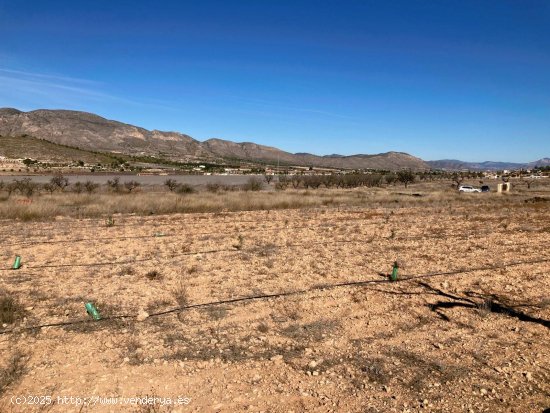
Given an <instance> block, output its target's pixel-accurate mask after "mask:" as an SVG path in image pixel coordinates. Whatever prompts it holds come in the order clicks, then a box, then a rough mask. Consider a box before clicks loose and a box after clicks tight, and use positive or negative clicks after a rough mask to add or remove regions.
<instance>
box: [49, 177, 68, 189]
mask: <svg viewBox="0 0 550 413" xmlns="http://www.w3.org/2000/svg"><path fill="white" fill-rule="evenodd" d="M50 183H51V184H52V185H53V186H55V187H56V188H58V189H59V190H61V191H64V190H65V188H66V187H67V186H69V180H68V179H67V178H66V177H64V176H63V174H62V173H57V174H55V175H54V176H53V177H52V179H50Z"/></svg>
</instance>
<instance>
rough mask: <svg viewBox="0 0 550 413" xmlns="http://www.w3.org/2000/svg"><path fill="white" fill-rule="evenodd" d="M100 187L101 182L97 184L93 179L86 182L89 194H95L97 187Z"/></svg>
mask: <svg viewBox="0 0 550 413" xmlns="http://www.w3.org/2000/svg"><path fill="white" fill-rule="evenodd" d="M97 188H99V184H96V183H94V182H92V181H86V182H85V183H84V189H85V190H86V192H88V193H89V194H93V193H94V192H95V191H96V189H97Z"/></svg>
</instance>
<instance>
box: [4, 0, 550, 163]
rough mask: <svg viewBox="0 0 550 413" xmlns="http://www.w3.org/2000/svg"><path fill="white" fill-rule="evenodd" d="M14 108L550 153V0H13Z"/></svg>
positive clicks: (468, 153)
mask: <svg viewBox="0 0 550 413" xmlns="http://www.w3.org/2000/svg"><path fill="white" fill-rule="evenodd" d="M0 39H2V40H1V42H0V107H16V108H18V109H21V110H33V109H38V108H59V109H74V110H85V111H89V112H94V113H97V114H99V115H102V116H105V117H107V118H110V119H116V120H120V121H123V122H127V123H132V124H136V125H139V126H143V127H146V128H148V129H160V130H176V131H179V132H183V133H187V134H189V135H191V136H193V137H194V138H196V139H199V140H205V139H208V138H214V137H215V138H222V139H230V140H234V141H254V142H257V143H261V144H266V145H272V146H277V147H280V148H281V149H284V150H288V151H291V152H312V153H317V154H331V153H340V154H353V153H379V152H385V151H390V150H394V151H403V152H408V153H411V154H413V155H416V156H420V157H422V158H423V159H426V160H431V159H443V158H455V159H462V160H469V161H483V160H503V161H516V162H524V161H532V160H535V159H539V158H541V157H544V156H550V2H548V1H546V0H540V1H529V0H522V1H508V0H498V1H497V0H495V1H483V0H476V1H468V0H460V1H459V0H455V1H448V0H440V1H414V0H408V1H399V0H394V1H391V2H390V1H369V0H361V1H288V2H287V1H282V0H280V1H263V0H250V1H200V2H199V1H193V2H191V1H189V2H184V1H173V2H170V1H155V2H153V1H140V0H133V1H112V0H111V1H103V0H94V1H76V2H75V1H56V0H51V1H32V0H28V1H11V2H8V1H4V2H0Z"/></svg>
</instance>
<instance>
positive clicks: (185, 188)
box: [176, 184, 196, 194]
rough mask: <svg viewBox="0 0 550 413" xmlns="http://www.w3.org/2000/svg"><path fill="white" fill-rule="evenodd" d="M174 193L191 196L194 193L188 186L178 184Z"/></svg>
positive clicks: (193, 189)
mask: <svg viewBox="0 0 550 413" xmlns="http://www.w3.org/2000/svg"><path fill="white" fill-rule="evenodd" d="M176 192H177V193H178V194H192V193H194V192H196V191H195V188H193V187H192V186H191V185H189V184H179V185H178V186H177V187H176Z"/></svg>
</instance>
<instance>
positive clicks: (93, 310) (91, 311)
mask: <svg viewBox="0 0 550 413" xmlns="http://www.w3.org/2000/svg"><path fill="white" fill-rule="evenodd" d="M85 307H86V312H87V313H88V314H90V315H91V316H92V318H93V319H94V320H101V314H99V310H98V309H97V308H96V307H95V305H94V304H93V303H86V304H85Z"/></svg>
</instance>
